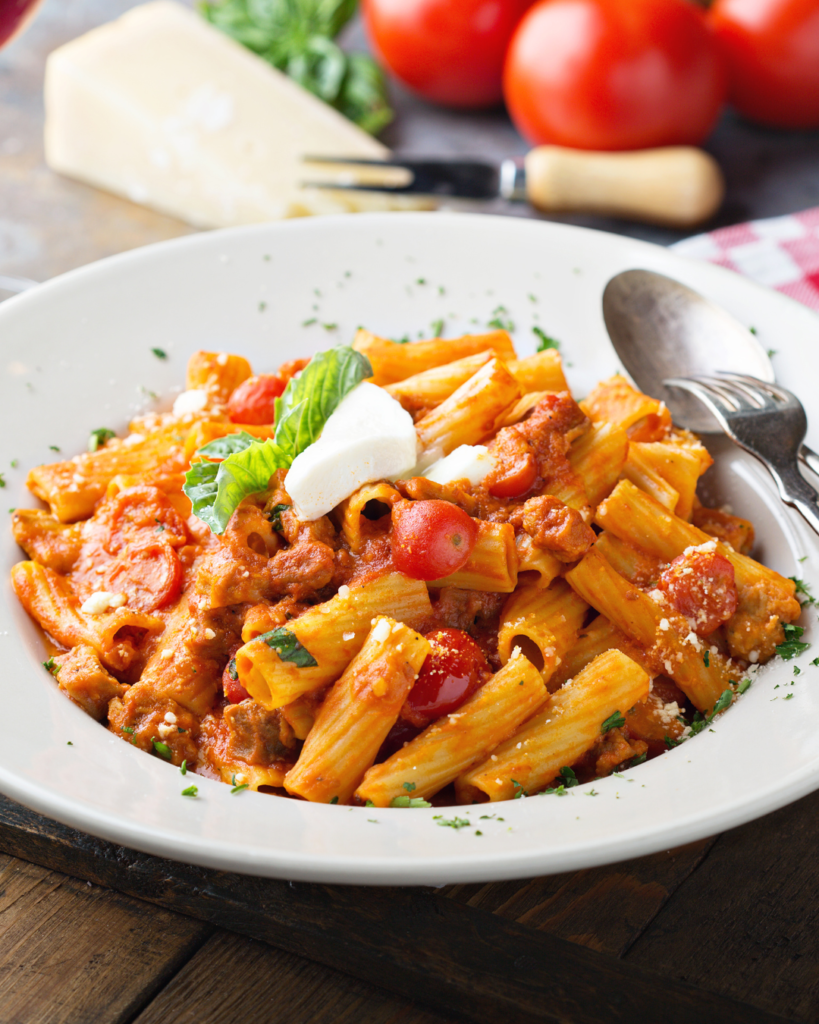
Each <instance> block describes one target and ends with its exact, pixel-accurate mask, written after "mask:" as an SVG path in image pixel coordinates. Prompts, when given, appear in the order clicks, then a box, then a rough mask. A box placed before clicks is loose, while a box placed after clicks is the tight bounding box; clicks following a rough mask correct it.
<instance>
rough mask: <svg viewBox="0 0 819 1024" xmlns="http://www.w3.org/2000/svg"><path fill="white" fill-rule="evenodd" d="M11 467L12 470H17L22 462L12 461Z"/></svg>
mask: <svg viewBox="0 0 819 1024" xmlns="http://www.w3.org/2000/svg"><path fill="white" fill-rule="evenodd" d="M10 465H11V468H12V469H17V467H18V466H19V465H20V460H19V459H12V460H11V463H10Z"/></svg>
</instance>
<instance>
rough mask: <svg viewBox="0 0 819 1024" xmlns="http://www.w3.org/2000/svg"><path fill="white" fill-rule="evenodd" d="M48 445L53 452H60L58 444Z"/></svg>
mask: <svg viewBox="0 0 819 1024" xmlns="http://www.w3.org/2000/svg"><path fill="white" fill-rule="evenodd" d="M48 447H49V448H50V449H51V451H53V452H60V451H62V448H60V446H59V445H58V444H50V445H49V446H48Z"/></svg>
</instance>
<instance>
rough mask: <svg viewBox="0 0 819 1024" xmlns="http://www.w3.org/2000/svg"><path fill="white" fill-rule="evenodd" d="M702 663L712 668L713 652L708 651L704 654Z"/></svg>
mask: <svg viewBox="0 0 819 1024" xmlns="http://www.w3.org/2000/svg"><path fill="white" fill-rule="evenodd" d="M702 663H703V665H705V667H706V668H710V667H711V652H710V651H706V652H705V654H703V656H702Z"/></svg>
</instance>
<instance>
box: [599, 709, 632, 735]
mask: <svg viewBox="0 0 819 1024" xmlns="http://www.w3.org/2000/svg"><path fill="white" fill-rule="evenodd" d="M625 724H626V720H625V718H624V717H623V716H622V715H621V714H620V712H619V711H615V712H614V714H612V715H609V717H608V718H607V719H606V720H605V722H603V724H602V725H601V726H600V732H601V733H604V732H608V731H609V729H622V728H623V726H624V725H625Z"/></svg>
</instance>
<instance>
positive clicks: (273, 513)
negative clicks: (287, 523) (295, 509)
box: [267, 505, 291, 533]
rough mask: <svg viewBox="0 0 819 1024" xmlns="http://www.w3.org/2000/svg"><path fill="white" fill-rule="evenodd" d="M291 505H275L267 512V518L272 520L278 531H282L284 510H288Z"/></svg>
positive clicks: (272, 524)
mask: <svg viewBox="0 0 819 1024" xmlns="http://www.w3.org/2000/svg"><path fill="white" fill-rule="evenodd" d="M290 507H291V506H290V505H274V506H273V508H272V509H271V510H270V511H269V512H268V513H267V518H268V519H269V520H270V525H271V526H272V527H273V529H274V530H275V531H276V533H281V532H282V529H283V527H282V512H288V511H289V510H290Z"/></svg>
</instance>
